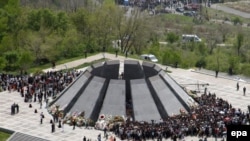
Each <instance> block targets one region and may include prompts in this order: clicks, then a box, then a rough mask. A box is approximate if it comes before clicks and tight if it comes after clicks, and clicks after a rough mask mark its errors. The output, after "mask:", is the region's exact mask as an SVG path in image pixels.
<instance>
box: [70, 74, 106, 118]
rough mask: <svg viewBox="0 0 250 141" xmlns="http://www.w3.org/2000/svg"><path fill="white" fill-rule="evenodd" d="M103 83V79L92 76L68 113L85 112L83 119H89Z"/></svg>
mask: <svg viewBox="0 0 250 141" xmlns="http://www.w3.org/2000/svg"><path fill="white" fill-rule="evenodd" d="M104 81H105V78H101V77H97V76H94V77H93V79H92V80H91V81H90V83H89V84H88V86H87V87H86V88H85V90H84V91H83V93H82V94H81V96H80V97H79V98H78V100H77V101H76V103H75V104H74V106H73V107H72V108H71V109H70V113H75V112H76V113H80V112H85V118H90V116H91V114H92V112H93V110H94V107H95V105H96V102H97V100H98V98H99V95H100V92H101V89H102V87H103V84H104Z"/></svg>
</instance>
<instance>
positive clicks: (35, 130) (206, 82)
mask: <svg viewBox="0 0 250 141" xmlns="http://www.w3.org/2000/svg"><path fill="white" fill-rule="evenodd" d="M102 57H103V54H98V55H94V56H90V57H88V58H86V59H81V60H78V61H74V62H71V63H67V64H62V65H58V66H56V68H55V69H54V70H61V69H64V68H65V65H66V66H67V67H68V68H72V67H76V66H78V65H80V64H83V63H84V62H92V61H94V60H98V59H101V58H102ZM105 58H106V59H107V60H119V62H120V63H125V64H126V62H128V60H133V59H131V58H125V57H122V56H118V57H115V55H113V54H108V53H105ZM134 61H135V62H136V61H137V60H134ZM139 62H140V64H143V63H142V62H141V61H139ZM132 63H133V61H132ZM142 66H143V65H142ZM157 66H159V69H162V70H165V69H166V68H167V70H168V71H169V72H170V73H168V74H169V76H171V77H172V78H173V80H174V81H176V82H177V83H178V84H179V85H180V86H182V87H184V88H185V89H186V90H193V91H196V92H197V96H200V95H201V94H203V93H204V91H205V89H206V91H207V92H210V93H212V94H213V93H215V94H216V96H217V97H220V98H222V99H224V100H226V101H228V102H229V103H230V104H231V105H232V106H233V107H235V108H240V109H241V110H242V111H244V112H248V109H247V106H248V105H249V102H248V101H249V100H250V96H249V94H250V93H249V92H248V90H249V89H250V85H249V80H248V79H247V78H239V77H238V76H228V75H227V74H224V73H219V75H218V77H217V78H215V73H214V72H213V71H208V70H203V69H201V70H196V69H189V70H184V69H179V68H171V67H166V66H162V65H158V64H157ZM49 70H51V69H48V70H44V71H45V72H47V71H49ZM120 81H121V80H120ZM96 82H99V81H96ZM237 82H239V84H240V89H239V91H236V84H237ZM243 86H245V87H246V95H245V96H244V95H243V91H242V88H243ZM138 87H139V86H138ZM0 94H1V99H0V103H1V105H2V106H1V108H0V118H1V120H0V127H1V128H4V129H8V130H11V131H14V132H16V133H14V134H13V135H12V137H11V138H10V139H9V140H15V139H14V137H18V138H21V137H23V138H25V137H27V138H33V140H34V138H35V137H37V138H36V139H35V140H51V141H54V140H55V141H56V140H62V141H63V140H65V141H70V140H82V138H83V137H84V136H85V137H86V138H87V139H91V140H97V136H98V135H99V134H101V135H102V136H103V131H101V130H95V129H93V128H89V129H85V127H76V128H75V130H72V126H69V125H67V124H65V125H64V127H63V128H57V127H56V129H55V132H54V133H51V124H50V120H51V119H53V117H52V116H51V115H50V114H49V113H48V110H47V109H46V102H43V104H42V107H41V108H40V106H41V105H40V104H39V103H33V102H32V107H31V108H30V107H29V103H25V102H24V100H23V98H22V97H21V96H20V93H19V92H17V91H15V92H11V93H10V92H8V91H4V92H1V93H0ZM13 103H16V104H18V105H19V113H17V114H15V115H11V105H12V104H13ZM35 109H37V111H38V112H37V113H34V110H35ZM178 111H179V108H178ZM41 112H43V113H44V115H45V118H44V121H43V124H40V113H41ZM100 113H102V112H100ZM97 115H98V116H99V114H97ZM98 116H95V117H97V118H98ZM139 118H141V117H139ZM56 126H57V125H56ZM110 136H114V135H113V133H111V132H110ZM116 139H117V140H120V139H119V138H116ZM185 139H186V140H192V139H198V138H197V137H196V138H193V137H185ZM102 140H104V138H102ZM209 140H212V138H209Z"/></svg>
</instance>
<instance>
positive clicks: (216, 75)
mask: <svg viewBox="0 0 250 141" xmlns="http://www.w3.org/2000/svg"><path fill="white" fill-rule="evenodd" d="M218 73H219V71H218V70H216V71H215V77H216V78H217V77H218Z"/></svg>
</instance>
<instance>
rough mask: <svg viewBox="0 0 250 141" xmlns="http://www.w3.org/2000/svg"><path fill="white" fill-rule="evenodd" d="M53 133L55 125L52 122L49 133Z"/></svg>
mask: <svg viewBox="0 0 250 141" xmlns="http://www.w3.org/2000/svg"><path fill="white" fill-rule="evenodd" d="M54 132H55V123H54V122H52V124H51V133H54Z"/></svg>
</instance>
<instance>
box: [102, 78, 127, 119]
mask: <svg viewBox="0 0 250 141" xmlns="http://www.w3.org/2000/svg"><path fill="white" fill-rule="evenodd" d="M125 97H126V90H125V81H124V80H114V79H111V80H110V82H109V86H108V89H107V92H106V96H105V99H104V102H103V106H102V109H101V112H100V114H104V115H119V116H122V115H124V116H125V115H126V107H125V104H126V101H125Z"/></svg>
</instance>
